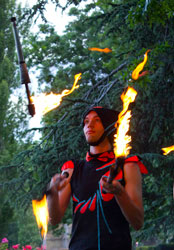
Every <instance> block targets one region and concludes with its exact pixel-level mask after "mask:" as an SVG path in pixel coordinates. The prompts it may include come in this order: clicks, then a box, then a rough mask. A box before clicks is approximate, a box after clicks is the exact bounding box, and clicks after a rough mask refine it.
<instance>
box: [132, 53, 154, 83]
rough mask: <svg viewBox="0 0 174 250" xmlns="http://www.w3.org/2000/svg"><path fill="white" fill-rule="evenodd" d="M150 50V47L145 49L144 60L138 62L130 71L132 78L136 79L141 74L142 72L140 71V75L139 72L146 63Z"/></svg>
mask: <svg viewBox="0 0 174 250" xmlns="http://www.w3.org/2000/svg"><path fill="white" fill-rule="evenodd" d="M149 52H150V49H148V50H147V51H146V53H145V54H144V60H143V62H141V63H140V64H138V66H137V67H136V68H135V69H134V71H133V72H132V79H133V80H137V79H138V78H139V76H142V75H143V73H141V75H140V74H139V73H140V72H141V71H142V70H143V68H144V65H145V64H146V62H147V54H148V53H149ZM144 75H145V74H144Z"/></svg>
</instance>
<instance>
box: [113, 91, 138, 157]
mask: <svg viewBox="0 0 174 250" xmlns="http://www.w3.org/2000/svg"><path fill="white" fill-rule="evenodd" d="M136 95H137V92H136V90H135V89H134V88H131V87H128V89H127V91H126V93H123V94H122V95H121V100H122V102H123V110H122V111H121V112H120V114H119V115H118V121H117V122H116V124H115V127H116V129H117V132H116V134H115V135H114V137H115V139H114V154H115V157H116V158H117V157H122V156H124V157H126V156H127V155H128V154H129V152H130V149H131V146H130V145H129V143H130V142H131V136H128V135H127V132H128V131H129V124H130V118H131V110H128V108H129V104H130V103H131V102H134V101H135V98H136Z"/></svg>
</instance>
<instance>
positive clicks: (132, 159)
mask: <svg viewBox="0 0 174 250" xmlns="http://www.w3.org/2000/svg"><path fill="white" fill-rule="evenodd" d="M125 162H126V163H127V162H136V163H137V164H138V166H139V168H140V171H141V173H142V174H148V170H147V168H146V167H145V165H144V164H143V163H142V162H141V161H140V159H139V158H138V157H137V156H136V155H135V156H131V157H129V158H127V159H126V160H125Z"/></svg>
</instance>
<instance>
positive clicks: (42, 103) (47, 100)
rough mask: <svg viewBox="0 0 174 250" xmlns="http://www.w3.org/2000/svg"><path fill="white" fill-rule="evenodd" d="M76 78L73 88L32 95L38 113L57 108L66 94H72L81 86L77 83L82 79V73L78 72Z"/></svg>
mask: <svg viewBox="0 0 174 250" xmlns="http://www.w3.org/2000/svg"><path fill="white" fill-rule="evenodd" d="M74 79H75V80H74V84H73V86H72V88H71V90H68V89H64V90H63V91H62V93H61V94H54V93H52V92H51V93H50V94H46V93H42V94H41V95H39V96H31V101H32V102H33V103H34V104H35V107H36V113H37V114H38V113H42V114H43V115H44V114H46V113H48V112H49V111H51V110H53V109H55V108H57V107H58V106H59V105H60V103H61V101H62V98H63V97H64V96H67V95H69V94H71V93H72V92H73V91H74V90H75V89H77V88H79V85H77V83H78V81H79V80H80V79H81V73H79V74H76V75H75V76H74Z"/></svg>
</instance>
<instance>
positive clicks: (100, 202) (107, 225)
mask: <svg viewBox="0 0 174 250" xmlns="http://www.w3.org/2000/svg"><path fill="white" fill-rule="evenodd" d="M97 192H98V196H97V197H98V200H99V205H100V208H101V212H102V216H103V219H104V222H105V225H106V227H107V229H108V231H109V233H110V234H112V231H111V229H110V227H109V224H108V222H107V220H106V217H105V215H104V211H103V206H102V201H101V194H100V193H99V191H98V190H97Z"/></svg>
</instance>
